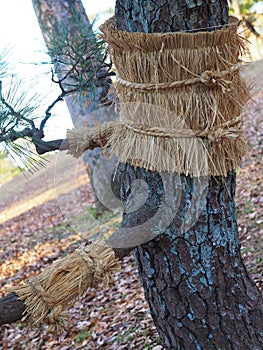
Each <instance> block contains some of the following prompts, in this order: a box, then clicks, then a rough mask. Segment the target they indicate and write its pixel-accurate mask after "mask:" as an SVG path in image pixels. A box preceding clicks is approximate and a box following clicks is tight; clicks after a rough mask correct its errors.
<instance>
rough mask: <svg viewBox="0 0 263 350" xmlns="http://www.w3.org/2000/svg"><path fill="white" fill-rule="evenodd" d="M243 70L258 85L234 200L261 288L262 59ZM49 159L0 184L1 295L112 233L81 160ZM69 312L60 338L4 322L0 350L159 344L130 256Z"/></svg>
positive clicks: (157, 349) (112, 217)
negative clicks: (106, 282)
mask: <svg viewBox="0 0 263 350" xmlns="http://www.w3.org/2000/svg"><path fill="white" fill-rule="evenodd" d="M244 74H245V76H246V78H247V79H248V80H249V81H253V82H254V83H255V86H254V88H253V90H252V97H253V99H252V100H251V101H250V102H249V103H248V105H247V109H246V121H245V125H244V130H245V134H246V137H247V140H248V143H249V151H248V153H247V155H246V157H245V159H244V164H243V166H242V168H241V170H240V171H239V172H238V176H237V193H236V204H237V213H238V224H239V234H240V239H241V248H242V254H243V257H244V259H245V261H246V265H247V267H248V269H249V271H250V273H251V274H252V276H253V279H254V280H255V281H256V283H257V285H258V286H259V288H260V289H261V290H262V291H263V281H262V275H263V254H262V252H263V215H262V214H263V191H262V189H263V169H262V168H263V162H262V156H263V147H262V144H263V61H258V62H255V63H251V64H249V65H248V66H247V68H246V69H245V72H244ZM47 160H48V163H47V167H46V168H43V169H41V170H40V171H39V172H37V173H34V174H26V176H27V177H25V176H24V175H23V174H21V175H19V176H18V177H16V178H15V179H13V180H12V181H10V182H8V183H6V184H5V185H3V186H2V187H1V188H0V198H1V203H0V211H1V212H0V264H1V265H0V278H1V281H0V297H1V296H4V295H5V294H6V293H7V291H8V288H9V287H11V286H13V285H16V284H18V283H20V282H21V281H23V280H25V279H26V278H28V277H30V276H33V275H35V274H37V273H39V272H40V271H42V270H43V269H44V268H46V267H47V266H48V265H49V264H50V263H51V262H52V261H54V260H55V259H57V258H59V257H61V256H64V255H65V254H66V253H69V252H72V251H73V250H74V249H75V248H76V247H78V246H79V245H81V244H82V243H83V242H85V241H86V240H87V239H90V238H96V237H98V236H101V235H108V234H110V233H111V232H113V231H114V228H116V227H117V226H118V224H119V223H120V216H119V215H118V214H116V213H115V214H114V213H110V214H109V213H107V214H104V215H103V216H101V217H99V218H98V217H97V216H96V211H95V210H94V209H93V208H94V200H93V196H92V191H91V188H90V185H89V181H88V177H87V175H86V172H85V169H84V167H83V165H82V164H80V163H79V162H78V161H76V160H74V159H73V158H71V157H70V156H67V155H65V154H63V153H59V154H53V155H51V156H49V157H48V158H47ZM69 315H70V322H69V324H68V326H67V328H66V331H65V332H64V333H63V334H62V335H61V336H57V335H53V334H49V333H48V332H47V327H46V326H40V327H38V328H33V329H26V328H25V326H24V324H23V323H21V322H18V323H16V324H12V325H6V326H2V327H1V329H0V349H3V350H12V349H13V350H20V349H22V350H24V349H25V350H35V349H43V350H44V349H45V350H46V349H52V350H53V349H54V350H67V349H68V350H77V349H86V350H93V349H96V350H100V349H106V350H107V349H108V350H113V349H114V350H115V349H118V350H121V349H128V350H129V349H136V350H142V349H152V350H161V349H163V348H162V346H161V345H160V342H159V338H158V334H157V332H156V330H155V327H154V325H153V321H152V319H151V316H150V314H149V310H148V306H147V304H146V302H145V299H144V294H143V289H142V287H141V286H140V282H139V277H138V274H137V271H136V266H135V263H134V259H133V256H132V255H130V256H129V257H127V258H125V259H124V260H123V261H122V270H121V272H119V273H117V274H116V283H115V284H114V285H113V286H111V287H110V288H107V289H105V288H103V287H99V288H98V289H96V290H95V289H91V290H88V291H87V292H86V293H85V295H84V296H82V298H81V299H80V300H78V301H76V302H75V304H74V306H73V307H72V308H70V310H69Z"/></svg>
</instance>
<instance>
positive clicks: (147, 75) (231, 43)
mask: <svg viewBox="0 0 263 350" xmlns="http://www.w3.org/2000/svg"><path fill="white" fill-rule="evenodd" d="M238 26H239V20H238V19H236V18H235V17H230V22H229V24H228V25H226V26H224V27H222V28H221V29H220V30H216V31H212V32H205V31H204V32H197V33H183V32H175V33H150V34H149V33H147V34H146V33H137V32H136V33H133V32H124V31H119V30H117V28H116V24H115V20H114V18H111V19H109V20H108V21H106V22H105V23H104V24H103V25H102V26H101V27H100V29H101V31H102V36H103V38H104V40H105V41H106V42H107V43H108V44H109V48H110V54H111V56H112V60H113V63H114V65H115V67H116V70H117V78H116V88H115V90H116V96H117V98H118V102H119V110H120V114H119V120H117V121H114V122H111V123H110V124H109V125H108V128H107V127H106V128H105V125H102V126H101V127H99V128H95V129H94V128H92V129H84V130H79V131H77V130H71V131H69V132H68V135H67V137H68V140H69V144H70V153H71V154H73V155H75V156H79V155H80V153H81V152H80V151H84V150H85V149H87V148H89V146H92V142H93V141H92V140H93V139H94V138H95V139H96V140H98V139H99V138H101V140H102V139H103V142H100V143H99V142H97V146H96V147H98V146H99V147H104V149H105V150H108V149H110V152H111V153H114V154H116V156H117V158H118V159H119V161H120V162H123V163H126V162H128V163H130V164H132V165H133V166H140V167H144V168H146V169H147V170H153V171H159V172H160V171H168V172H177V173H182V174H186V175H191V176H197V177H198V176H204V175H223V176H226V175H227V173H228V171H230V170H233V169H235V168H237V167H238V166H240V165H241V162H242V156H243V155H244V154H245V152H246V141H245V139H244V136H243V132H242V124H243V120H242V110H243V106H244V104H245V103H246V101H247V100H248V99H249V90H248V87H247V85H246V84H245V82H244V80H243V79H242V78H241V76H240V68H241V65H242V63H241V61H240V56H241V54H242V53H243V52H244V51H245V50H246V47H245V40H244V39H242V38H241V37H240V36H239V35H238V33H237V30H238ZM105 130H107V132H105ZM74 139H75V140H76V139H78V142H76V141H75V142H73V141H74ZM77 144H78V146H77ZM77 149H78V151H77Z"/></svg>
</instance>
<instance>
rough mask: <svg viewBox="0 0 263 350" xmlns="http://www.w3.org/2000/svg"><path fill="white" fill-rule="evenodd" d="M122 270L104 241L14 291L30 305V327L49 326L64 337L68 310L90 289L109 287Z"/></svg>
mask: <svg viewBox="0 0 263 350" xmlns="http://www.w3.org/2000/svg"><path fill="white" fill-rule="evenodd" d="M119 270H120V264H119V261H118V260H117V259H116V258H115V255H114V252H113V250H112V249H111V248H110V247H109V246H107V245H106V243H105V242H103V241H95V242H93V243H91V245H89V246H86V247H85V248H81V249H77V250H76V251H75V252H74V253H73V254H71V255H69V256H67V257H65V258H62V259H59V260H57V261H55V262H54V263H53V264H51V265H50V266H49V267H48V268H47V269H46V270H44V271H43V272H41V273H40V274H39V275H38V276H36V277H34V278H32V279H29V280H28V281H27V282H26V283H25V284H24V285H22V286H16V287H13V288H11V292H14V293H16V294H17V295H18V296H19V298H20V299H21V300H22V301H23V302H24V304H25V305H26V311H25V316H24V318H23V320H26V321H27V322H28V323H29V324H33V325H39V324H41V323H43V322H45V323H47V324H48V325H49V331H51V332H54V333H57V334H60V333H61V332H62V330H63V328H64V327H65V326H66V324H67V319H68V316H67V312H66V311H63V309H64V307H65V306H70V305H71V304H72V303H73V302H74V300H75V298H77V297H80V296H81V295H82V294H83V293H84V292H85V291H86V290H87V288H91V287H96V286H97V285H98V284H99V283H103V284H104V285H109V283H111V282H113V280H114V277H113V274H114V273H115V272H116V271H119Z"/></svg>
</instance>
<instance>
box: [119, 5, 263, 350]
mask: <svg viewBox="0 0 263 350" xmlns="http://www.w3.org/2000/svg"><path fill="white" fill-rule="evenodd" d="M115 13H116V19H117V26H118V28H119V29H121V30H126V31H144V32H155V31H163V32H167V31H177V30H198V29H200V28H204V27H211V26H217V25H221V24H225V23H227V22H228V14H227V13H228V12H227V3H226V1H224V0H219V1H208V0H206V1H205V0H199V1H197V2H196V1H187V0H186V1H184V0H178V1H168V0H155V1H140V0H136V1H129V0H117V2H116V9H115ZM168 177H169V182H170V184H171V183H173V186H172V187H171V186H169V188H168V190H169V195H170V196H171V193H172V195H173V196H174V197H175V198H176V197H179V204H177V206H176V208H175V209H176V211H175V212H174V218H173V220H172V222H171V223H170V224H169V225H167V227H166V229H164V232H163V234H162V236H160V237H159V238H157V239H155V240H152V241H150V242H149V243H145V244H143V245H142V246H140V247H138V248H136V249H135V256H136V259H137V264H138V269H139V273H140V276H141V279H142V283H143V286H144V290H145V295H146V299H147V301H148V303H149V306H150V309H151V313H152V317H153V319H154V322H155V324H156V327H157V330H158V332H159V335H160V337H161V339H162V342H163V344H164V346H165V347H166V348H167V349H180V350H194V349H198V350H200V349H204V350H211V349H218V350H219V349H221V350H223V349H224V350H228V349H235V350H236V349H239V350H260V349H262V348H263V325H262V317H263V302H262V297H261V295H260V292H259V290H258V288H257V287H256V285H255V284H254V283H253V282H252V281H251V279H250V277H249V276H248V273H247V270H246V268H245V266H244V263H243V260H242V258H241V255H240V246H239V239H238V232H237V223H236V211H235V202H234V194H235V174H234V172H233V173H230V174H229V176H228V177H227V178H224V179H223V178H220V177H218V178H211V179H208V187H207V192H206V194H205V195H204V192H202V191H203V190H204V188H203V187H202V186H200V185H198V183H196V181H195V180H194V179H193V178H190V177H186V176H183V175H182V176H180V177H178V176H176V175H172V174H171V175H168ZM138 179H141V180H144V181H145V182H146V183H147V186H148V198H147V200H146V201H145V203H144V204H143V205H142V206H141V208H139V209H137V210H133V211H131V209H130V206H131V203H132V202H133V201H134V196H135V194H134V191H133V189H132V183H133V182H134V181H135V180H138ZM179 179H180V180H179ZM115 185H116V186H117V187H119V194H120V197H121V199H122V201H123V202H124V214H123V223H122V226H123V227H133V226H138V225H140V224H142V223H143V222H147V221H148V220H150V218H151V217H153V216H154V215H156V213H157V212H158V210H160V207H161V206H162V205H163V204H162V202H163V203H165V204H164V205H165V206H167V208H168V207H169V203H167V199H166V198H165V199H164V196H166V195H167V194H166V193H164V192H165V187H164V183H163V181H162V176H161V174H158V173H153V172H150V171H149V172H147V171H145V170H144V169H140V168H133V167H132V166H129V165H124V164H120V166H119V168H118V170H117V173H116V176H115ZM202 188H203V190H202ZM200 190H201V191H200ZM166 219H167V218H166V217H165V215H164V217H163V220H164V221H165V220H166ZM193 222H195V223H194V224H193ZM155 224H156V226H160V225H161V222H160V221H158V222H156V223H155ZM164 226H165V223H164ZM187 226H189V227H190V229H187V228H186V227H187ZM153 229H154V228H153Z"/></svg>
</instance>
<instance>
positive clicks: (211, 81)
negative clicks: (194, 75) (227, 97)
mask: <svg viewBox="0 0 263 350" xmlns="http://www.w3.org/2000/svg"><path fill="white" fill-rule="evenodd" d="M226 73H227V71H223V72H220V73H217V72H214V71H211V70H206V71H204V72H203V73H201V75H200V82H201V83H202V84H204V85H206V86H209V87H213V86H217V85H218V86H220V87H221V89H222V92H223V93H226V92H229V91H230V89H229V85H231V81H230V80H226V79H224V76H225V75H226Z"/></svg>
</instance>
